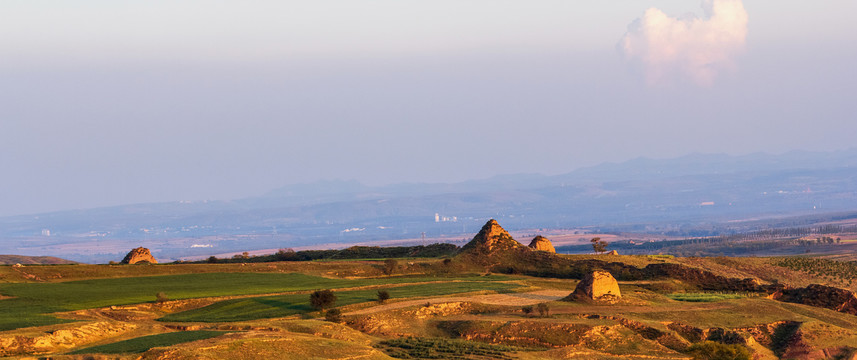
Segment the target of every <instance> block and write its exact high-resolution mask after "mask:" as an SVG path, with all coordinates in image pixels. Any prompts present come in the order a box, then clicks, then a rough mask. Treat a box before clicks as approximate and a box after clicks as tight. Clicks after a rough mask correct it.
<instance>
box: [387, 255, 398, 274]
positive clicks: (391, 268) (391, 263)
mask: <svg viewBox="0 0 857 360" xmlns="http://www.w3.org/2000/svg"><path fill="white" fill-rule="evenodd" d="M398 267H399V262H398V261H396V260H394V259H387V260H384V274H385V275H390V274H392V273H393V272H395V271H396V268H398Z"/></svg>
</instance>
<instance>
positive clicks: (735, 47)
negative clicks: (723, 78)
mask: <svg viewBox="0 0 857 360" xmlns="http://www.w3.org/2000/svg"><path fill="white" fill-rule="evenodd" d="M703 8H704V9H705V12H706V17H705V18H698V17H696V16H693V15H690V16H689V17H682V18H676V17H670V16H668V15H667V14H665V13H664V12H663V11H661V10H659V9H655V8H651V9H649V10H647V11H646V13H645V14H644V15H643V17H642V18H640V19H637V20H636V21H635V22H634V23H632V24H631V25H630V26H629V27H628V32H627V33H626V34H625V36H624V37H623V38H622V40H621V42H620V43H619V48H620V51H621V52H622V53H623V54H624V55H625V57H626V59H627V60H629V61H631V62H634V63H638V64H640V65H641V67H642V68H643V71H644V72H645V76H646V80H647V82H648V83H649V84H650V85H658V84H664V83H669V82H673V81H681V80H684V79H689V80H691V81H692V82H694V83H696V84H698V85H701V86H710V85H712V84H713V83H714V80H715V78H716V77H717V74H718V73H719V72H720V71H723V70H729V69H730V68H732V67H733V66H734V59H735V57H736V56H737V55H738V54H740V53H741V52H742V51H743V49H744V45H745V43H746V39H747V21H748V17H747V11H746V10H745V9H744V4H743V3H742V1H741V0H708V1H705V2H704V3H703Z"/></svg>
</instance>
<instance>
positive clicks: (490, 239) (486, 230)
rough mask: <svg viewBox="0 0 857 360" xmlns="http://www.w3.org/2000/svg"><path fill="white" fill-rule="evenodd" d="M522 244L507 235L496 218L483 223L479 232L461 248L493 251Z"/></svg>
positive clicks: (508, 248) (509, 248)
mask: <svg viewBox="0 0 857 360" xmlns="http://www.w3.org/2000/svg"><path fill="white" fill-rule="evenodd" d="M522 246H524V245H522V244H521V243H519V242H518V241H517V240H515V239H513V238H512V235H509V232H507V231H506V230H505V229H503V227H501V226H500V224H498V223H497V220H494V219H491V220H488V222H487V223H485V226H483V227H482V230H479V233H478V234H476V236H474V237H473V240H470V242H469V243H467V245H464V247H463V248H462V250H464V251H470V250H478V251H484V252H495V251H498V250H511V249H514V248H518V247H522Z"/></svg>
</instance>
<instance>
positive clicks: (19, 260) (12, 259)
mask: <svg viewBox="0 0 857 360" xmlns="http://www.w3.org/2000/svg"><path fill="white" fill-rule="evenodd" d="M3 264H8V265H12V264H24V265H26V264H76V262H74V261H71V260H66V259H60V258H58V257H53V256H25V255H0V265H3Z"/></svg>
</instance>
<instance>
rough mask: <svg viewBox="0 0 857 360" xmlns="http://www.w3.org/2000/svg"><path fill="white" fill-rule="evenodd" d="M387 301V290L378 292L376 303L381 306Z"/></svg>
mask: <svg viewBox="0 0 857 360" xmlns="http://www.w3.org/2000/svg"><path fill="white" fill-rule="evenodd" d="M387 300H390V292H389V291H387V290H378V303H379V304H383V303H384V302H385V301H387Z"/></svg>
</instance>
